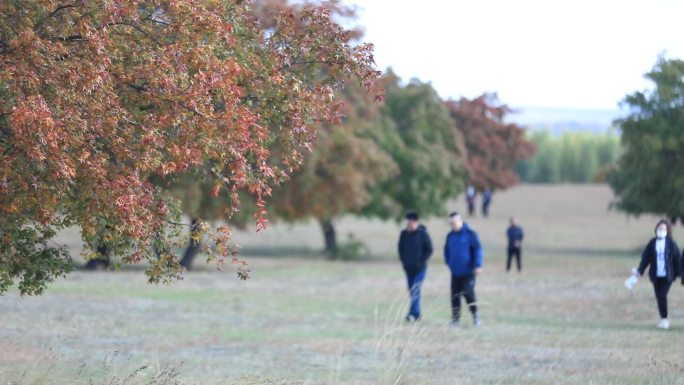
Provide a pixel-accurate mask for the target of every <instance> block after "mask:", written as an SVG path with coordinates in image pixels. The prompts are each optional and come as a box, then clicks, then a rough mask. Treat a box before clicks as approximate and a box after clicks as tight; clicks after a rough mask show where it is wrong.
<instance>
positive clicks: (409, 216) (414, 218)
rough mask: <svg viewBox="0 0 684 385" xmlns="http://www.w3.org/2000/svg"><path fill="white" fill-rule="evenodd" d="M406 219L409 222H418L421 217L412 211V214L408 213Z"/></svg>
mask: <svg viewBox="0 0 684 385" xmlns="http://www.w3.org/2000/svg"><path fill="white" fill-rule="evenodd" d="M405 218H406V219H408V220H409V221H417V220H418V218H419V217H418V213H417V212H415V211H411V212H408V213H406V217H405Z"/></svg>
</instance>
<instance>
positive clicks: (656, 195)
mask: <svg viewBox="0 0 684 385" xmlns="http://www.w3.org/2000/svg"><path fill="white" fill-rule="evenodd" d="M645 77H646V79H648V80H649V81H651V82H652V83H653V85H654V88H653V89H652V90H649V91H639V92H635V93H633V94H631V95H628V96H627V97H626V98H625V100H624V104H625V105H627V106H628V107H629V109H630V115H629V116H627V117H626V118H624V119H621V120H619V121H618V122H617V123H618V124H619V126H620V130H621V132H622V138H621V143H622V146H623V149H624V150H623V153H622V156H621V157H620V159H619V161H618V163H617V166H616V168H615V170H614V171H613V172H611V173H610V175H609V178H608V180H609V182H610V185H611V186H612V188H613V190H614V191H615V194H616V195H617V199H616V201H615V206H616V207H617V208H618V209H620V210H623V211H625V212H627V213H630V214H634V215H639V214H642V213H653V214H659V215H665V216H668V217H670V218H672V219H675V220H676V219H677V218H684V178H683V177H682V173H681V172H680V170H682V168H683V167H684V152H683V151H682V149H683V148H684V61H682V60H667V59H665V58H662V57H661V58H659V59H658V61H657V63H656V64H655V66H654V67H653V69H652V70H651V71H650V72H649V73H647V74H646V75H645Z"/></svg>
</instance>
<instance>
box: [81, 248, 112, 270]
mask: <svg viewBox="0 0 684 385" xmlns="http://www.w3.org/2000/svg"><path fill="white" fill-rule="evenodd" d="M95 251H96V252H97V258H93V259H90V260H89V261H88V262H87V263H86V265H85V269H86V270H105V269H107V268H108V267H109V265H110V263H111V261H110V260H109V248H108V247H107V245H105V244H104V243H103V242H100V243H99V244H98V245H97V249H96V250H95Z"/></svg>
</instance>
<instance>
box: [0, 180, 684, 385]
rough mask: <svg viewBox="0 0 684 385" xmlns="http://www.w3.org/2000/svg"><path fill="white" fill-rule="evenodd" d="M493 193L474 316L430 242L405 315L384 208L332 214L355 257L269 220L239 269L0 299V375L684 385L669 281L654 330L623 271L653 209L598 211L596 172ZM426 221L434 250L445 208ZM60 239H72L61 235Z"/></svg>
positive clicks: (115, 280)
mask: <svg viewBox="0 0 684 385" xmlns="http://www.w3.org/2000/svg"><path fill="white" fill-rule="evenodd" d="M494 199H495V200H494V204H493V207H492V211H493V215H492V217H491V218H489V219H487V220H483V219H480V218H476V219H473V220H472V221H470V223H471V226H472V227H474V228H475V229H476V230H478V231H479V232H480V234H481V237H482V240H483V244H484V247H485V271H484V275H483V276H482V277H481V278H480V280H479V282H478V296H479V298H478V299H479V301H480V305H481V315H482V318H483V321H484V326H483V327H482V328H479V329H474V328H472V327H471V325H470V322H465V325H464V326H463V328H461V329H452V328H450V327H449V326H448V321H449V301H448V296H449V294H448V281H449V274H448V272H447V269H446V268H445V267H444V265H443V263H442V255H441V252H438V253H436V255H435V256H434V258H433V260H431V264H430V267H429V272H428V279H427V281H426V283H425V286H424V290H423V292H424V321H423V322H422V323H420V324H417V325H406V324H404V323H403V322H402V319H403V316H404V315H405V312H406V306H407V298H406V297H407V294H406V291H405V290H406V289H405V287H404V286H405V282H404V277H403V273H402V271H401V268H400V267H399V265H398V263H397V261H396V256H395V255H394V250H395V244H396V240H397V235H398V230H399V225H398V224H396V223H385V222H379V221H366V220H358V219H353V218H348V219H344V220H343V221H341V222H340V223H339V231H340V233H341V236H342V237H343V238H344V237H346V234H348V233H350V232H353V233H354V234H355V236H356V237H357V238H359V239H361V240H363V241H364V242H366V243H367V244H368V245H369V247H370V248H371V251H372V253H373V255H374V257H373V258H371V259H369V260H364V261H358V262H328V261H325V260H323V258H322V257H321V256H320V255H319V254H320V253H319V252H317V250H319V249H320V247H321V245H322V240H321V235H320V234H319V229H318V228H317V227H316V226H315V224H303V225H297V226H289V225H275V226H273V227H271V228H270V229H269V230H268V231H267V232H265V233H263V234H259V235H254V234H252V233H250V232H244V233H238V234H236V238H237V239H238V240H239V241H240V242H241V243H242V245H243V247H244V254H245V255H246V256H247V259H248V261H249V262H250V268H251V270H252V278H251V279H250V280H248V281H246V282H239V281H237V280H236V279H235V277H234V274H233V272H232V271H226V272H216V271H215V270H213V269H212V268H211V267H206V268H205V267H200V269H198V271H195V272H192V273H189V274H187V276H186V278H185V279H184V280H183V281H181V282H178V283H175V284H173V285H170V286H160V287H156V286H149V285H147V284H146V283H145V277H144V275H143V274H142V272H141V271H135V270H124V271H120V272H98V273H86V272H77V273H74V274H72V275H70V276H69V277H68V278H67V279H66V280H61V281H59V282H56V283H55V284H54V285H53V286H52V287H51V288H50V289H49V291H48V293H47V294H46V295H44V296H41V297H36V298H22V297H20V296H19V295H17V294H16V293H14V292H13V293H9V294H7V295H5V296H3V297H0V315H1V316H0V380H1V381H0V384H3V385H4V384H5V383H10V384H13V383H17V384H22V385H23V384H81V383H83V384H86V383H90V382H89V381H90V380H91V379H92V380H93V382H92V383H94V384H105V383H110V382H108V381H110V380H112V379H113V378H114V377H117V376H123V377H125V376H127V375H128V374H130V373H132V372H133V371H135V370H136V368H138V367H140V366H142V365H148V366H149V368H147V369H144V370H142V371H141V372H140V373H138V374H137V375H136V376H134V378H132V379H131V380H130V381H129V382H125V383H128V384H147V383H155V382H153V381H155V380H154V379H153V378H152V376H153V375H155V373H156V374H157V375H159V376H160V377H162V378H159V379H158V380H157V382H156V383H161V384H164V383H173V380H172V379H173V378H176V379H177V380H179V381H180V382H181V383H183V384H234V383H237V384H257V383H269V384H270V383H275V384H280V383H287V384H290V383H292V384H684V364H683V363H682V358H683V357H684V290H683V288H682V287H681V286H680V285H679V284H677V285H676V286H673V289H672V291H671V294H670V309H671V310H670V312H671V315H670V318H671V320H672V323H673V325H672V329H671V330H669V331H659V330H656V329H655V324H656V322H657V320H658V315H657V310H656V305H655V300H654V298H653V293H652V289H651V286H650V284H649V283H648V282H647V280H646V279H642V280H641V282H640V283H639V284H638V285H637V287H636V289H635V290H634V291H632V292H630V291H627V290H626V289H625V288H624V287H623V285H622V283H623V281H624V280H625V278H627V275H628V273H629V271H630V269H631V267H632V266H634V265H635V264H636V263H637V259H638V254H639V249H640V248H641V247H642V246H643V244H644V243H645V242H646V241H647V240H648V239H649V237H651V236H652V228H653V225H654V224H655V218H653V217H642V218H639V219H634V218H627V217H625V216H624V215H622V214H619V213H616V212H612V211H608V210H607V208H608V205H609V203H610V200H611V199H612V196H611V193H610V190H609V189H608V188H606V187H603V186H569V185H568V186H553V187H546V186H523V187H520V188H516V189H514V190H511V191H510V192H506V193H501V194H498V195H496V196H495V197H494ZM462 206H463V204H462V201H460V200H459V201H458V202H456V203H454V205H453V207H452V208H453V209H462ZM510 215H515V216H517V217H519V219H520V222H521V223H522V225H523V226H524V227H525V230H526V236H527V241H526V250H525V254H524V261H523V262H524V266H523V269H524V270H523V273H522V274H517V273H515V274H514V273H511V274H508V275H507V274H505V272H504V245H505V243H504V242H505V239H504V237H503V234H504V231H505V228H506V225H507V218H508V217H509V216H510ZM427 226H428V229H429V230H430V233H431V235H432V237H433V240H434V242H435V244H436V249H437V250H441V247H442V245H443V239H444V237H445V235H446V232H447V226H446V221H445V220H444V219H441V218H438V219H432V220H429V221H427ZM675 235H676V238H678V239H679V240H680V241H684V231H682V230H681V229H676V230H675ZM62 241H63V242H67V243H69V244H73V245H74V251H75V252H78V246H77V245H78V241H77V239H74V235H73V234H71V233H67V234H64V236H63V238H62ZM681 243H684V242H680V244H681ZM266 256H268V257H266ZM466 320H467V321H469V319H466ZM115 352H116V353H115ZM176 371H177V372H178V373H179V374H178V377H176ZM2 381H4V382H2ZM111 383H112V384H120V383H124V382H123V380H122V379H120V380H119V382H116V381H111Z"/></svg>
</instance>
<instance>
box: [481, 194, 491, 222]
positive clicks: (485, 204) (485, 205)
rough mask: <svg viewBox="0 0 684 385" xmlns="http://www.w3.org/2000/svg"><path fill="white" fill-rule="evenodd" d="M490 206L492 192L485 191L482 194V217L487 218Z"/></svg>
mask: <svg viewBox="0 0 684 385" xmlns="http://www.w3.org/2000/svg"><path fill="white" fill-rule="evenodd" d="M491 204H492V190H490V189H486V190H484V192H483V193H482V216H483V217H485V218H486V217H488V216H489V205H491Z"/></svg>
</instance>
